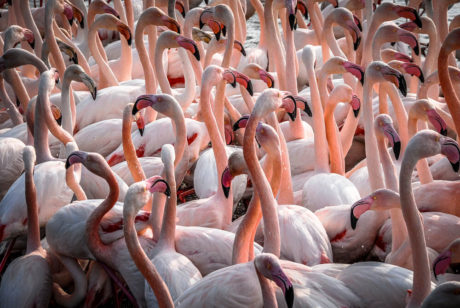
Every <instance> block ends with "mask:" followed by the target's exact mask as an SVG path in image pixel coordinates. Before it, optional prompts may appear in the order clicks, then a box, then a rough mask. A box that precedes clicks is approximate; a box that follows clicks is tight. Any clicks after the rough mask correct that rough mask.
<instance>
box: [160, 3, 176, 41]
mask: <svg viewBox="0 0 460 308" xmlns="http://www.w3.org/2000/svg"><path fill="white" fill-rule="evenodd" d="M176 4H177V2H176ZM161 20H162V22H163V25H164V26H165V27H166V28H168V29H169V30H171V31H174V32H176V33H178V34H180V25H179V23H178V22H177V21H176V20H174V19H173V18H171V17H169V16H161Z"/></svg>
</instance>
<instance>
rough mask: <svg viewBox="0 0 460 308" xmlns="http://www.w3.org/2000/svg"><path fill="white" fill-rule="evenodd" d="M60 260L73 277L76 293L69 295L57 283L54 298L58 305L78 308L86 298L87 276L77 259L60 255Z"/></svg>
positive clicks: (54, 288) (54, 287)
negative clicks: (76, 307)
mask: <svg viewBox="0 0 460 308" xmlns="http://www.w3.org/2000/svg"><path fill="white" fill-rule="evenodd" d="M58 258H59V261H60V262H61V263H62V264H63V265H64V266H65V268H66V270H67V271H69V273H70V275H71V276H72V279H73V283H74V286H75V287H74V292H73V293H72V294H68V293H67V292H66V291H64V290H63V289H62V288H61V287H60V286H59V285H58V284H57V283H55V284H53V297H54V298H55V300H56V303H57V304H58V305H61V306H65V305H70V306H72V307H75V306H78V305H79V304H80V303H81V301H82V300H83V299H84V298H85V297H86V291H85V290H86V286H87V284H86V275H85V273H84V272H83V270H82V269H81V267H80V264H79V263H78V261H77V259H74V258H70V257H67V256H64V255H58ZM93 266H94V264H93Z"/></svg>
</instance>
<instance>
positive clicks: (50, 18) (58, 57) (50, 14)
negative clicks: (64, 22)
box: [45, 1, 65, 72]
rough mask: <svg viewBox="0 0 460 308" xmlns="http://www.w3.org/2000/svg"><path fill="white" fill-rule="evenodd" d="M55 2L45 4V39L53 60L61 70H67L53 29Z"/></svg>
mask: <svg viewBox="0 0 460 308" xmlns="http://www.w3.org/2000/svg"><path fill="white" fill-rule="evenodd" d="M54 3H55V1H47V2H46V5H45V40H46V42H47V44H48V47H49V49H50V53H51V55H52V59H51V60H52V61H53V62H55V65H56V67H57V69H58V71H59V72H65V64H64V59H63V58H62V54H61V52H60V50H59V47H58V45H57V43H56V39H55V33H54V29H53V24H54V22H55V21H54Z"/></svg>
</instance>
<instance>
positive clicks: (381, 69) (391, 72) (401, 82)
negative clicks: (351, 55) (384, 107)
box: [366, 61, 407, 96]
mask: <svg viewBox="0 0 460 308" xmlns="http://www.w3.org/2000/svg"><path fill="white" fill-rule="evenodd" d="M366 70H367V71H372V73H377V74H379V77H382V78H383V79H384V81H389V82H391V83H393V84H394V85H395V86H396V87H398V88H399V91H401V94H402V95H404V96H407V85H406V80H405V79H404V76H403V74H402V73H401V72H399V71H398V70H396V69H394V68H392V67H390V66H389V65H387V64H385V63H383V62H381V61H374V62H372V63H371V64H370V65H369V66H368V67H367V69H366Z"/></svg>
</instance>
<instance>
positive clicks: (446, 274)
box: [433, 238, 460, 282]
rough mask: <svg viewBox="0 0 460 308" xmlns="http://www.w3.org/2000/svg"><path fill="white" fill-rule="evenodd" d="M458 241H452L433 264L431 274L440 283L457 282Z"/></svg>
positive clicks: (459, 241) (459, 243) (459, 245)
mask: <svg viewBox="0 0 460 308" xmlns="http://www.w3.org/2000/svg"><path fill="white" fill-rule="evenodd" d="M459 247H460V240H459V239H458V238H457V239H455V240H453V241H452V242H451V243H450V244H449V246H447V247H446V249H445V250H444V251H443V252H442V253H440V254H439V256H438V257H437V258H436V260H434V262H433V274H434V277H435V278H436V280H438V281H440V282H445V281H458V280H459V278H460V277H459V276H458V267H457V266H458V265H457V264H458V262H457V260H458V254H459Z"/></svg>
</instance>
